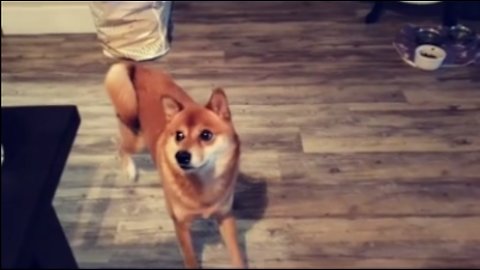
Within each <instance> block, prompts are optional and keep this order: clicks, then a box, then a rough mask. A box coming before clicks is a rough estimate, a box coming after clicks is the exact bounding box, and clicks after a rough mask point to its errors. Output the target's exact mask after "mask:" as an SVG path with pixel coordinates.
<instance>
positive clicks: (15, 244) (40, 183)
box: [1, 106, 80, 268]
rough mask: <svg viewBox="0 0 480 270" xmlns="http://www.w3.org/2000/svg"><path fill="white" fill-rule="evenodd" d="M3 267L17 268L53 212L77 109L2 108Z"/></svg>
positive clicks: (77, 114) (77, 122)
mask: <svg viewBox="0 0 480 270" xmlns="http://www.w3.org/2000/svg"><path fill="white" fill-rule="evenodd" d="M1 124H2V130H1V131H2V145H3V148H4V152H5V154H4V155H5V160H4V163H3V165H2V178H1V182H2V190H1V197H2V198H1V202H2V205H1V207H2V212H1V217H2V220H1V224H2V227H1V242H2V246H1V247H2V250H1V265H2V268H13V267H15V265H17V264H18V261H19V260H22V258H20V257H19V256H20V254H21V252H22V249H25V248H28V247H25V245H26V243H27V242H28V241H27V240H26V238H28V237H29V236H31V235H32V234H34V230H35V228H32V227H33V226H36V223H35V222H36V220H39V219H40V217H41V215H43V213H44V211H46V209H48V207H51V204H52V201H53V197H54V195H55V191H56V189H57V186H58V184H59V181H60V176H61V174H62V171H63V169H64V166H65V163H66V160H67V158H68V155H69V152H70V149H71V147H72V145H73V142H74V139H75V136H76V132H77V130H78V127H79V125H80V116H79V113H78V110H77V108H76V107H75V106H23V107H2V122H1Z"/></svg>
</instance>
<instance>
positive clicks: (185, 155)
mask: <svg viewBox="0 0 480 270" xmlns="http://www.w3.org/2000/svg"><path fill="white" fill-rule="evenodd" d="M191 158H192V155H191V154H190V153H189V152H187V151H178V152H177V154H175V159H176V160H177V162H178V164H179V165H182V166H185V165H189V164H190V160H191Z"/></svg>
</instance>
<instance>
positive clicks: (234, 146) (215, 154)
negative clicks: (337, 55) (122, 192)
mask: <svg viewBox="0 0 480 270" xmlns="http://www.w3.org/2000/svg"><path fill="white" fill-rule="evenodd" d="M105 88H106V91H107V93H108V96H109V98H110V100H111V103H112V105H113V108H114V111H115V113H116V116H117V117H118V120H119V121H118V123H119V131H120V136H119V138H120V141H119V154H120V159H121V161H122V167H123V169H124V170H125V171H126V174H127V175H128V177H129V178H130V179H135V178H136V177H137V169H136V166H135V164H134V162H133V159H132V157H131V156H132V155H133V154H135V153H137V152H138V151H141V150H142V149H143V148H144V147H147V149H148V150H149V153H150V154H151V157H152V159H153V162H154V163H155V165H156V167H157V169H158V170H159V175H160V176H161V178H162V183H163V188H164V192H165V199H166V205H167V208H168V212H169V214H170V216H171V218H172V220H173V223H174V225H175V230H176V235H177V240H178V243H179V247H180V250H181V251H182V255H183V258H184V264H185V266H186V267H187V268H198V267H199V264H198V261H197V259H196V255H195V251H194V248H193V245H192V238H191V234H190V225H191V223H192V222H193V221H194V220H195V219H196V218H214V219H216V220H217V221H218V224H219V230H220V234H221V236H222V238H223V240H224V242H225V244H226V247H227V249H228V251H229V254H230V256H231V260H232V265H233V266H234V267H238V268H244V267H245V262H244V258H243V254H242V252H241V251H240V247H239V243H238V238H237V228H236V221H235V218H234V216H233V214H232V204H233V197H234V189H235V184H236V178H237V175H238V170H239V159H240V139H239V136H238V135H237V133H236V131H235V128H234V126H233V124H232V117H231V113H230V109H229V104H228V100H227V97H226V95H225V92H224V91H223V90H222V89H215V90H213V92H212V94H211V96H210V99H209V101H208V103H207V104H206V105H204V106H203V105H200V104H198V103H196V102H194V101H193V100H192V99H191V98H190V97H189V96H188V95H187V94H186V93H185V92H184V91H183V89H182V88H181V87H180V86H178V85H177V84H176V83H175V82H174V80H173V79H172V77H170V76H169V75H168V74H166V73H165V72H163V71H161V70H159V69H152V68H148V67H146V66H141V65H139V64H134V63H126V62H125V63H116V64H114V65H112V66H111V67H110V69H109V71H108V72H107V75H106V78H105Z"/></svg>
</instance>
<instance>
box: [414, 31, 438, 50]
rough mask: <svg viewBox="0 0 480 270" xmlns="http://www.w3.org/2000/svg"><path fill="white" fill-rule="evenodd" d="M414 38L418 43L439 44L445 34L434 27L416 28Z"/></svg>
mask: <svg viewBox="0 0 480 270" xmlns="http://www.w3.org/2000/svg"><path fill="white" fill-rule="evenodd" d="M415 40H416V41H417V43H418V45H435V46H441V45H442V44H443V43H444V41H445V35H444V34H443V33H442V32H440V31H439V30H437V29H435V28H418V29H417V31H416V33H415Z"/></svg>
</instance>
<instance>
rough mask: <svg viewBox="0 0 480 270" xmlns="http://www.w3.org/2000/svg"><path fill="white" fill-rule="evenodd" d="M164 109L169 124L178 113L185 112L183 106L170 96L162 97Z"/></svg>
mask: <svg viewBox="0 0 480 270" xmlns="http://www.w3.org/2000/svg"><path fill="white" fill-rule="evenodd" d="M162 107H163V111H164V112H165V117H166V118H167V121H168V122H170V121H171V120H172V118H173V117H174V116H175V115H176V114H177V113H179V112H180V111H181V110H183V105H182V104H180V103H179V102H177V101H176V100H175V99H173V98H171V97H169V96H164V97H162Z"/></svg>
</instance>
